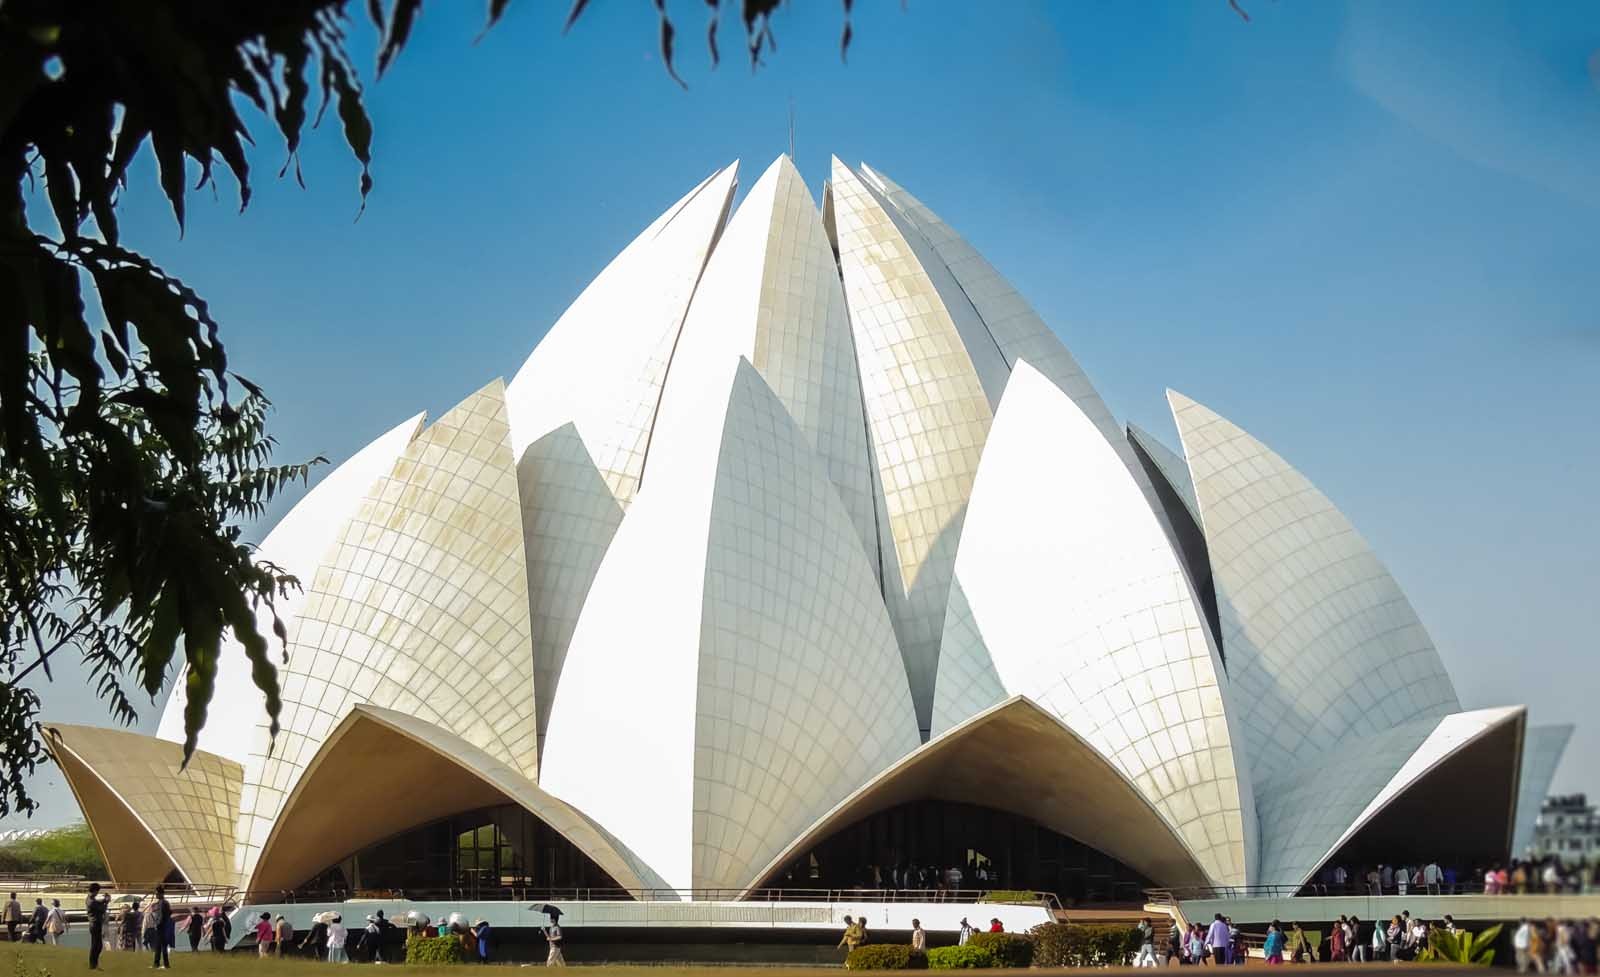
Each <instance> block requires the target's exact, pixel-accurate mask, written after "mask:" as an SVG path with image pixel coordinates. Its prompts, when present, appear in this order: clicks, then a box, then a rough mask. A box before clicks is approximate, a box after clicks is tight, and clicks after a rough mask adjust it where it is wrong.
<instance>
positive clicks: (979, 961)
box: [928, 934, 994, 970]
mask: <svg viewBox="0 0 1600 977" xmlns="http://www.w3.org/2000/svg"><path fill="white" fill-rule="evenodd" d="M974 935H976V934H974ZM928 966H929V967H931V968H933V969H934V970H972V969H974V968H978V967H992V966H994V954H992V953H990V952H989V951H988V950H986V949H984V948H983V947H981V946H973V945H972V944H971V943H968V944H967V945H965V946H938V947H934V948H933V949H932V950H929V951H928Z"/></svg>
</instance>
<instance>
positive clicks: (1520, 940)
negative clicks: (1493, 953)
mask: <svg viewBox="0 0 1600 977" xmlns="http://www.w3.org/2000/svg"><path fill="white" fill-rule="evenodd" d="M1532 943H1533V927H1532V926H1531V925H1530V924H1529V923H1528V917H1526V916H1524V917H1522V921H1521V922H1520V923H1518V925H1517V929H1516V932H1514V933H1512V934H1511V949H1512V951H1513V952H1514V953H1515V954H1516V956H1517V973H1519V974H1525V973H1527V972H1528V967H1529V966H1530V965H1531V964H1532V957H1531V956H1530V955H1529V953H1528V947H1529V946H1530V945H1531V944H1532Z"/></svg>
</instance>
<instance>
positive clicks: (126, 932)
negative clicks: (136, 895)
mask: <svg viewBox="0 0 1600 977" xmlns="http://www.w3.org/2000/svg"><path fill="white" fill-rule="evenodd" d="M143 927H144V912H143V910H141V909H140V908H139V900H137V899H135V900H133V902H132V904H130V905H129V906H128V908H126V909H124V910H123V911H122V915H120V916H118V917H117V946H119V947H121V948H122V949H124V950H137V949H139V937H140V936H141V935H142V933H143Z"/></svg>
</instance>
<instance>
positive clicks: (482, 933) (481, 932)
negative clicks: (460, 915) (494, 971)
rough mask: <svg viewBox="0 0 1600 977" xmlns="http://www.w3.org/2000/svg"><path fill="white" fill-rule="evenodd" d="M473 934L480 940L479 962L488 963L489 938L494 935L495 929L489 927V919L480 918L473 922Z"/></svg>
mask: <svg viewBox="0 0 1600 977" xmlns="http://www.w3.org/2000/svg"><path fill="white" fill-rule="evenodd" d="M472 935H473V937H474V938H475V939H476V940H477V941H478V962H479V963H488V962H489V939H490V937H491V936H493V935H494V932H493V930H491V929H490V928H489V921H488V920H487V919H480V920H478V921H477V922H476V923H474V924H472Z"/></svg>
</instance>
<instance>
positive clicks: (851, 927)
mask: <svg viewBox="0 0 1600 977" xmlns="http://www.w3.org/2000/svg"><path fill="white" fill-rule="evenodd" d="M1005 931H1006V927H1005V924H1004V923H1002V922H1000V920H999V918H998V917H996V918H992V919H990V920H989V928H988V930H987V932H990V933H1004V932H1005ZM976 932H978V930H977V929H976V928H975V927H974V926H973V925H972V924H971V923H969V922H967V917H965V916H963V917H961V926H960V928H959V929H958V931H957V933H956V945H957V946H966V945H967V942H968V941H969V940H971V939H972V934H974V933H976ZM869 942H870V938H869V936H868V933H867V917H865V916H859V917H858V916H846V917H845V918H844V934H843V935H841V936H840V937H839V949H841V950H845V951H847V952H848V951H850V950H854V949H856V948H858V947H863V946H866V945H867V943H869ZM927 948H928V934H927V931H925V930H924V929H923V928H922V920H920V919H913V920H912V921H911V949H913V950H926V949H927Z"/></svg>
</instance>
